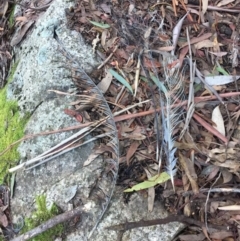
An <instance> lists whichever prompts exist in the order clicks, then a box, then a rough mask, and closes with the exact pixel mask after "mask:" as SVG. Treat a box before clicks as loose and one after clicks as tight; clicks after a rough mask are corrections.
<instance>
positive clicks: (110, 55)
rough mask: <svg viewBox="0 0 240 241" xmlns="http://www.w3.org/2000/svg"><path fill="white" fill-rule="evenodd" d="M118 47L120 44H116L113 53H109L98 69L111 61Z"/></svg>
mask: <svg viewBox="0 0 240 241" xmlns="http://www.w3.org/2000/svg"><path fill="white" fill-rule="evenodd" d="M117 48H118V45H116V46H115V48H114V50H113V51H112V53H111V54H109V56H108V57H107V58H106V59H105V60H104V61H103V62H102V63H101V64H100V65H99V66H98V67H97V69H101V68H102V67H103V66H104V65H105V64H106V63H107V62H108V61H109V59H111V57H112V56H113V54H114V52H115V51H116V50H117Z"/></svg>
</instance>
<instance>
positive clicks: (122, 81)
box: [108, 69, 133, 94]
mask: <svg viewBox="0 0 240 241" xmlns="http://www.w3.org/2000/svg"><path fill="white" fill-rule="evenodd" d="M108 71H109V72H110V73H111V74H112V75H113V76H114V77H115V78H116V79H117V80H118V81H119V82H121V83H122V84H123V85H124V86H125V87H127V88H128V89H129V90H130V92H131V93H132V94H133V89H132V87H131V86H130V84H129V83H128V82H127V81H126V80H125V79H124V78H123V77H122V76H121V75H120V74H118V73H117V72H116V71H114V70H113V69H109V70H108Z"/></svg>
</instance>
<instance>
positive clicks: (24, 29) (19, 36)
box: [11, 20, 35, 46]
mask: <svg viewBox="0 0 240 241" xmlns="http://www.w3.org/2000/svg"><path fill="white" fill-rule="evenodd" d="M34 22H35V21H32V20H30V21H29V22H27V23H26V24H24V25H23V26H22V27H19V28H18V30H17V32H16V34H15V35H14V37H13V38H12V41H11V46H15V45H17V44H19V43H20V42H21V41H22V39H23V37H24V36H25V34H26V33H27V31H28V30H29V28H30V27H31V26H32V25H33V24H34Z"/></svg>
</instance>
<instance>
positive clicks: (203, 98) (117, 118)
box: [0, 92, 240, 156]
mask: <svg viewBox="0 0 240 241" xmlns="http://www.w3.org/2000/svg"><path fill="white" fill-rule="evenodd" d="M238 95H240V92H231V93H224V94H219V96H221V97H222V98H227V97H234V96H238ZM215 99H217V97H216V96H214V95H211V96H201V97H195V98H194V102H195V103H200V102H204V101H208V100H215ZM148 101H149V100H148ZM146 102H147V101H146ZM142 103H144V101H143V102H140V103H138V104H136V105H139V104H142ZM186 104H187V101H183V102H181V103H179V104H177V105H178V106H184V105H186ZM136 105H133V106H131V107H132V108H133V107H135V106H136ZM129 108H130V107H127V108H126V110H129ZM160 111H161V109H160V108H158V109H156V110H149V111H143V112H140V113H134V114H128V115H121V116H116V114H113V115H114V116H115V117H114V121H115V122H120V121H123V120H129V119H132V118H137V117H141V116H146V115H151V114H154V113H155V112H160ZM122 112H124V110H122V111H119V112H117V114H120V113H122ZM92 123H93V122H88V123H85V124H80V125H76V126H71V127H67V128H63V129H59V130H54V131H45V132H41V133H37V134H32V135H27V136H24V137H23V138H21V139H19V140H17V141H15V142H13V143H12V144H10V145H9V146H8V147H7V148H6V149H5V150H3V151H2V152H0V156H2V155H3V154H4V153H6V152H7V151H9V150H10V149H11V148H12V147H13V146H15V145H16V144H18V143H19V142H21V141H25V140H28V139H32V138H34V137H38V136H45V135H50V134H56V133H60V132H64V131H72V130H76V129H80V128H84V127H87V126H89V125H91V124H92ZM209 126H210V125H209ZM210 127H211V126H210Z"/></svg>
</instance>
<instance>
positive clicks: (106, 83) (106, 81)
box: [97, 71, 113, 93]
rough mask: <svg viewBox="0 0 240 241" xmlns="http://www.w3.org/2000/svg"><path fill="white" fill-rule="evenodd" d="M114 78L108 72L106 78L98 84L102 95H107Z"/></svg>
mask: <svg viewBox="0 0 240 241" xmlns="http://www.w3.org/2000/svg"><path fill="white" fill-rule="evenodd" d="M112 79H113V76H112V74H111V73H110V72H109V71H108V72H107V74H106V76H105V77H104V78H103V79H102V80H101V82H100V83H98V85H97V87H98V88H99V89H100V91H101V92H102V93H106V91H107V90H108V88H109V86H110V84H111V83H112Z"/></svg>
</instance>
